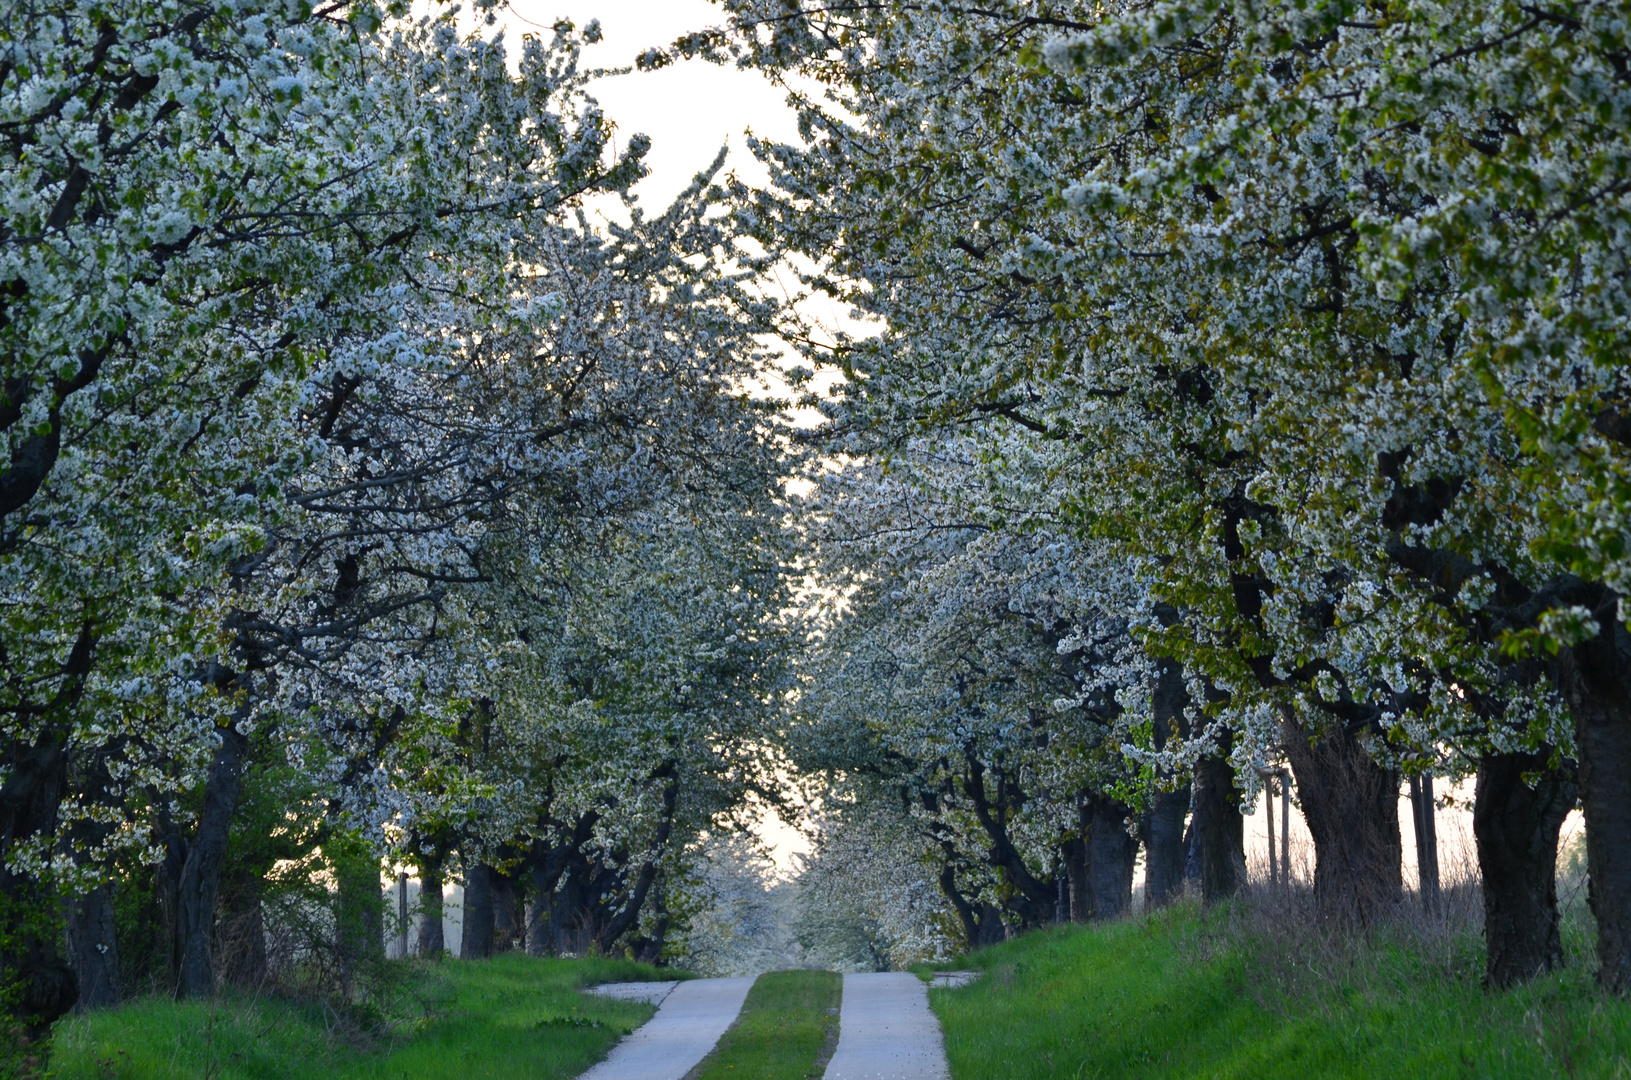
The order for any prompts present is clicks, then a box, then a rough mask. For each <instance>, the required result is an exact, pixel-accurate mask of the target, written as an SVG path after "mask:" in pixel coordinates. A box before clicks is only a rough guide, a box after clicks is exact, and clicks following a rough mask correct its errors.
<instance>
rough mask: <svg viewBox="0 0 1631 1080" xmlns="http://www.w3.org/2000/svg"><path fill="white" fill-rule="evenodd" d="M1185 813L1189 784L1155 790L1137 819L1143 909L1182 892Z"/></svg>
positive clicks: (1150, 908)
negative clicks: (1172, 788) (1142, 870)
mask: <svg viewBox="0 0 1631 1080" xmlns="http://www.w3.org/2000/svg"><path fill="white" fill-rule="evenodd" d="M1188 813H1189V785H1188V784H1185V785H1184V786H1183V787H1181V788H1179V789H1178V790H1177V791H1162V792H1158V793H1157V794H1156V796H1155V799H1154V801H1153V803H1152V805H1151V806H1150V809H1149V811H1148V812H1147V813H1145V814H1144V816H1143V817H1142V818H1141V819H1140V821H1139V834H1140V836H1141V837H1142V839H1143V841H1144V910H1145V911H1153V910H1155V909H1156V908H1158V907H1161V906H1163V905H1165V904H1169V903H1171V902H1172V901H1174V900H1176V899H1178V898H1179V897H1180V896H1182V895H1183V893H1184V864H1185V861H1186V859H1185V857H1186V855H1187V852H1186V851H1185V850H1184V818H1185V816H1187V815H1188Z"/></svg>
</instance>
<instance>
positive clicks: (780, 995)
mask: <svg viewBox="0 0 1631 1080" xmlns="http://www.w3.org/2000/svg"><path fill="white" fill-rule="evenodd" d="M842 986H843V979H842V976H840V975H839V974H838V973H837V972H833V971H771V972H766V973H765V974H763V975H761V976H759V978H758V979H757V980H756V981H755V982H754V984H753V989H751V990H749V991H748V996H747V1000H746V1001H745V1002H743V1004H742V1014H741V1015H740V1016H739V1017H737V1019H736V1023H735V1024H733V1025H731V1029H730V1030H729V1031H727V1032H725V1034H724V1036H723V1037H722V1038H721V1039H720V1040H719V1045H718V1046H716V1047H714V1050H713V1053H711V1054H709V1055H708V1056H707V1057H706V1058H704V1059H703V1061H702V1063H701V1064H700V1065H698V1066H697V1067H696V1068H695V1069H694V1070H692V1072H691V1077H690V1078H689V1080H743V1078H751V1080H809V1078H810V1077H813V1076H816V1075H817V1072H816V1069H817V1067H818V1064H824V1063H822V1062H820V1058H821V1056H822V1052H823V1051H824V1050H825V1051H826V1052H827V1054H828V1055H829V1056H830V1055H831V1047H830V1046H828V1043H829V1042H831V1035H832V1033H833V1032H835V1031H836V1030H837V1028H838V1016H837V1012H836V1010H837V1008H838V998H839V994H840V992H841V987H842Z"/></svg>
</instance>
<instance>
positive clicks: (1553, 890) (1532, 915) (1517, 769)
mask: <svg viewBox="0 0 1631 1080" xmlns="http://www.w3.org/2000/svg"><path fill="white" fill-rule="evenodd" d="M1535 772H1538V773H1540V774H1541V775H1540V779H1539V780H1538V782H1537V783H1536V784H1535V786H1534V787H1533V788H1531V787H1530V786H1529V785H1528V784H1526V783H1524V774H1525V773H1535ZM1574 801H1575V783H1574V780H1573V778H1572V777H1570V776H1569V775H1567V774H1566V773H1564V774H1560V773H1558V772H1554V771H1552V770H1549V769H1547V767H1546V758H1545V756H1543V755H1540V754H1486V755H1485V756H1484V757H1482V758H1480V759H1479V761H1478V787H1477V797H1476V802H1475V803H1474V804H1473V812H1472V831H1473V835H1474V837H1475V838H1476V839H1477V841H1478V869H1479V871H1480V872H1481V873H1482V875H1483V879H1484V940H1485V943H1486V944H1487V945H1488V952H1487V955H1486V958H1485V964H1484V977H1485V979H1486V980H1487V981H1488V982H1489V983H1490V985H1492V986H1503V987H1504V986H1512V985H1515V984H1517V983H1520V982H1524V981H1525V980H1527V979H1532V978H1534V977H1535V976H1536V975H1539V974H1541V973H1542V972H1546V971H1550V970H1551V969H1553V968H1555V967H1560V966H1562V964H1563V943H1562V940H1561V939H1560V938H1559V936H1558V928H1557V876H1556V875H1557V834H1558V830H1559V829H1560V828H1562V826H1563V818H1564V817H1565V816H1566V815H1567V814H1568V812H1569V810H1570V809H1571V808H1573V806H1574Z"/></svg>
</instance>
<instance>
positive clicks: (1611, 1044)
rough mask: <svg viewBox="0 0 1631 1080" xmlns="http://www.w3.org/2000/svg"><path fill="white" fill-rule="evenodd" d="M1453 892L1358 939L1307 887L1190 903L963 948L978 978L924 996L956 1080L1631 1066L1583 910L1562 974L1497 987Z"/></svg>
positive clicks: (1485, 1076) (1625, 1014)
mask: <svg viewBox="0 0 1631 1080" xmlns="http://www.w3.org/2000/svg"><path fill="white" fill-rule="evenodd" d="M1450 899H1451V901H1452V903H1451V905H1449V907H1448V909H1447V910H1446V911H1445V912H1443V913H1441V914H1440V915H1439V916H1436V917H1428V916H1425V915H1417V916H1414V917H1401V918H1398V919H1396V920H1394V921H1390V922H1387V923H1384V924H1381V925H1378V926H1376V927H1373V928H1372V929H1371V930H1370V931H1368V932H1367V933H1364V934H1361V935H1355V934H1341V935H1338V934H1333V933H1330V932H1329V931H1322V930H1320V929H1319V928H1318V927H1317V925H1316V924H1315V923H1314V921H1313V919H1312V917H1311V908H1312V904H1311V902H1308V901H1307V898H1306V897H1296V898H1292V899H1289V900H1288V899H1286V898H1283V897H1280V898H1276V897H1273V896H1268V895H1265V894H1262V893H1257V894H1255V895H1251V896H1248V897H1244V898H1241V899H1237V900H1235V901H1232V902H1229V903H1227V904H1223V905H1220V906H1218V907H1216V908H1212V909H1202V908H1201V907H1200V906H1199V905H1197V904H1195V903H1193V902H1184V903H1180V904H1177V905H1175V906H1173V907H1170V908H1167V909H1165V910H1163V911H1161V912H1159V913H1157V914H1155V915H1153V916H1150V917H1146V918H1139V919H1134V920H1128V921H1123V922H1118V923H1114V924H1109V925H1102V926H1092V927H1081V926H1064V927H1060V928H1058V929H1055V930H1043V931H1038V932H1036V933H1032V934H1027V935H1025V936H1024V937H1021V938H1016V939H1014V940H1012V941H1008V942H1004V943H1003V944H1000V945H996V946H993V947H991V948H988V949H983V950H981V951H978V952H975V953H972V954H970V955H969V956H966V957H962V958H960V959H958V960H957V961H955V963H954V965H952V966H955V967H963V968H971V969H974V970H978V971H980V972H982V976H981V977H980V978H978V979H976V980H975V981H974V982H973V983H971V984H969V985H968V986H965V987H962V988H958V989H933V990H931V991H930V992H929V1000H930V1004H931V1005H932V1007H933V1008H934V1011H935V1012H936V1013H937V1014H938V1015H939V1017H940V1022H941V1025H942V1027H943V1028H944V1029H945V1036H946V1052H947V1056H948V1058H949V1060H950V1064H951V1074H952V1076H953V1077H954V1078H955V1080H983V1078H987V1077H990V1078H999V1077H1000V1078H1002V1080H1026V1078H1032V1077H1035V1078H1041V1077H1076V1078H1082V1080H1094V1078H1097V1077H1106V1078H1108V1077H1114V1078H1116V1080H1179V1078H1188V1077H1206V1078H1209V1080H1211V1078H1229V1077H1242V1078H1244V1077H1250V1078H1251V1080H1272V1078H1277V1077H1285V1078H1287V1080H1301V1078H1303V1077H1310V1076H1318V1077H1322V1078H1323V1077H1376V1076H1387V1077H1390V1078H1393V1080H1406V1078H1411V1077H1422V1078H1428V1077H1431V1078H1433V1080H1442V1078H1448V1077H1477V1078H1479V1080H1501V1078H1512V1080H1533V1078H1538V1077H1571V1078H1572V1077H1605V1078H1606V1077H1620V1076H1627V1075H1631V1005H1628V1004H1627V1003H1626V1002H1624V1001H1622V1000H1617V999H1615V998H1613V997H1611V996H1608V995H1605V994H1604V993H1603V992H1602V990H1601V989H1600V988H1599V986H1598V984H1597V982H1596V980H1595V978H1594V977H1593V968H1594V965H1593V964H1592V963H1591V955H1592V952H1593V950H1594V949H1595V947H1596V943H1595V941H1593V940H1591V934H1590V921H1589V918H1588V917H1587V913H1586V912H1585V910H1584V903H1583V902H1579V903H1577V904H1574V905H1571V906H1570V907H1569V908H1568V909H1567V916H1566V918H1565V920H1564V928H1565V933H1564V943H1565V951H1566V953H1567V955H1568V960H1569V962H1568V963H1567V964H1566V965H1565V966H1564V967H1562V968H1560V969H1558V970H1555V971H1552V972H1550V973H1548V974H1546V975H1543V976H1541V977H1539V978H1536V979H1534V980H1532V981H1530V982H1528V983H1526V984H1524V985H1523V986H1521V987H1518V988H1515V989H1511V990H1504V991H1492V990H1489V989H1486V988H1485V986H1484V985H1483V974H1484V970H1483V969H1484V957H1483V948H1482V943H1481V941H1480V939H1479V934H1478V924H1477V921H1476V918H1475V915H1474V913H1473V911H1472V910H1471V908H1472V907H1473V906H1474V905H1475V904H1476V902H1477V898H1476V894H1473V893H1471V892H1470V891H1469V893H1468V895H1466V896H1464V897H1461V898H1459V899H1460V901H1461V903H1460V904H1459V905H1457V904H1456V903H1455V901H1456V900H1457V899H1458V898H1456V897H1451V898H1450ZM1467 901H1471V903H1468V902H1467ZM1458 908H1459V910H1458Z"/></svg>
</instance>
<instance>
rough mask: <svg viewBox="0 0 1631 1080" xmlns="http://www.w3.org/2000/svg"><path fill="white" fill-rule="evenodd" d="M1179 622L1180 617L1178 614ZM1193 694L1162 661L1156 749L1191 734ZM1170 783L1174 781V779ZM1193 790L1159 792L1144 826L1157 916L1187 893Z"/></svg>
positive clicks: (1149, 903)
mask: <svg viewBox="0 0 1631 1080" xmlns="http://www.w3.org/2000/svg"><path fill="white" fill-rule="evenodd" d="M1173 614H1174V617H1176V613H1173ZM1188 704H1189V693H1188V690H1187V688H1186V687H1185V685H1184V670H1183V668H1182V667H1180V666H1179V665H1177V664H1175V663H1173V662H1172V661H1171V660H1164V661H1162V662H1161V666H1160V673H1159V676H1158V678H1157V679H1156V683H1155V693H1154V695H1153V696H1152V699H1151V707H1152V719H1153V721H1154V729H1155V747H1156V749H1157V750H1159V749H1162V748H1164V747H1165V746H1166V745H1167V743H1168V742H1169V741H1170V740H1172V739H1173V738H1175V737H1178V736H1185V737H1187V736H1188V734H1189V723H1188V721H1187V720H1186V719H1185V718H1184V709H1185V708H1186V707H1187V706H1188ZM1169 779H1171V778H1170V777H1169ZM1189 802H1190V796H1189V785H1188V784H1183V785H1181V786H1179V787H1178V788H1176V789H1175V790H1173V791H1159V792H1157V793H1156V795H1155V798H1154V800H1153V801H1152V802H1151V805H1150V807H1149V809H1148V810H1147V811H1146V812H1145V814H1144V817H1143V819H1142V820H1141V821H1140V822H1139V834H1140V838H1141V839H1142V840H1143V841H1144V867H1145V874H1144V910H1145V911H1153V910H1155V909H1156V908H1158V907H1160V906H1162V905H1163V904H1167V903H1170V902H1171V901H1173V900H1176V899H1177V898H1178V897H1180V896H1182V895H1183V892H1184V864H1185V854H1186V853H1185V850H1184V818H1185V817H1186V816H1187V815H1188V813H1189Z"/></svg>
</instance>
